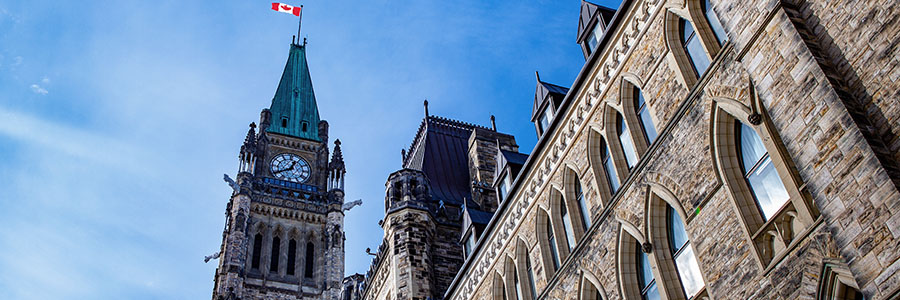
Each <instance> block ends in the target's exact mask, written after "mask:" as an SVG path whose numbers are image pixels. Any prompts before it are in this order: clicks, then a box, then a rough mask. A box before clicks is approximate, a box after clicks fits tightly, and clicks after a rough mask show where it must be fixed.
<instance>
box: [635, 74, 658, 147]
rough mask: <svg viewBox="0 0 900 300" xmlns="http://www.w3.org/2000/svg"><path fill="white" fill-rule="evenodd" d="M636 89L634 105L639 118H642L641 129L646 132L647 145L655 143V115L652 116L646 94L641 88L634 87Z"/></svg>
mask: <svg viewBox="0 0 900 300" xmlns="http://www.w3.org/2000/svg"><path fill="white" fill-rule="evenodd" d="M633 90H634V107H635V111H636V114H637V116H638V119H640V120H641V129H643V130H642V131H643V132H644V138H645V139H647V145H648V146H649V145H651V144H653V141H654V140H656V136H657V133H656V126H653V117H651V116H650V109H649V108H648V107H647V102H645V101H644V94H643V93H641V89H639V88H637V87H633Z"/></svg>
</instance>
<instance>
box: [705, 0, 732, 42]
mask: <svg viewBox="0 0 900 300" xmlns="http://www.w3.org/2000/svg"><path fill="white" fill-rule="evenodd" d="M700 4H701V8H702V9H703V15H705V16H706V22H708V23H709V27H710V28H712V31H713V34H714V35H715V36H716V40H717V41H718V42H719V45H722V44H724V43H725V40H727V39H728V36H727V35H725V28H722V23H720V22H719V18H718V17H716V12H714V11H713V10H712V5H710V3H709V0H702V1H700Z"/></svg>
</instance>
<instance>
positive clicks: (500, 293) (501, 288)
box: [491, 272, 508, 300]
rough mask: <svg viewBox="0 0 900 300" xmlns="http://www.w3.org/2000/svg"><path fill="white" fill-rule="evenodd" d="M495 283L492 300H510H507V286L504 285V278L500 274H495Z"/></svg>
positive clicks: (492, 286)
mask: <svg viewBox="0 0 900 300" xmlns="http://www.w3.org/2000/svg"><path fill="white" fill-rule="evenodd" d="M493 277H494V278H493V283H491V298H493V300H508V299H506V284H504V283H503V276H501V275H500V273H497V272H494V276H493Z"/></svg>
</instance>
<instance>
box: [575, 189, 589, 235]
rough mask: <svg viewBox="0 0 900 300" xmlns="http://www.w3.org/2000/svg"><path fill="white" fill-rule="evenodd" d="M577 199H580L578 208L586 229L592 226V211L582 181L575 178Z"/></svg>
mask: <svg viewBox="0 0 900 300" xmlns="http://www.w3.org/2000/svg"><path fill="white" fill-rule="evenodd" d="M575 200H576V201H578V210H579V213H580V214H581V221H582V225H583V226H584V228H582V229H584V230H585V231H587V229H588V228H589V227H591V211H590V210H588V207H587V200H586V199H584V192H583V191H582V190H581V181H580V180H579V179H578V178H575Z"/></svg>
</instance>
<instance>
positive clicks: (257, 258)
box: [212, 42, 352, 300]
mask: <svg viewBox="0 0 900 300" xmlns="http://www.w3.org/2000/svg"><path fill="white" fill-rule="evenodd" d="M259 124H260V125H259V131H258V132H257V131H256V125H255V124H250V130H249V132H248V133H247V137H246V139H245V140H244V143H243V145H242V146H241V150H240V153H239V161H240V165H239V169H238V174H237V178H236V180H231V179H230V178H229V177H228V175H225V180H226V181H228V182H229V184H230V185H231V186H232V188H233V189H234V193H233V194H232V196H231V199H230V201H229V202H228V205H227V208H226V210H225V216H226V223H225V230H224V231H223V233H222V247H221V249H220V252H219V254H218V258H219V267H218V268H217V269H216V274H215V279H214V280H215V287H214V289H213V294H212V299H213V300H225V299H229V300H230V299H310V300H311V299H329V300H331V299H339V297H340V296H341V292H342V290H343V289H344V283H343V282H342V281H343V279H344V230H343V226H344V211H346V210H347V209H349V208H350V207H352V204H345V203H344V175H345V174H346V168H345V166H344V159H343V155H342V153H341V142H340V140H336V141H334V147H333V153H329V152H330V151H329V147H328V122H326V121H324V120H320V119H319V111H318V108H317V104H316V98H315V93H314V92H313V87H312V81H311V79H310V74H309V67H308V65H307V59H306V43H305V42H304V43H303V44H296V43H292V44H291V47H290V52H289V56H288V60H287V64H286V65H285V68H284V73H283V74H282V77H281V81H280V82H279V84H278V88H277V90H276V92H275V96H274V98H273V99H272V105H271V107H270V108H268V109H263V111H262V113H261V114H260V120H259ZM329 154H330V155H329Z"/></svg>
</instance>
